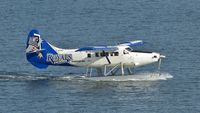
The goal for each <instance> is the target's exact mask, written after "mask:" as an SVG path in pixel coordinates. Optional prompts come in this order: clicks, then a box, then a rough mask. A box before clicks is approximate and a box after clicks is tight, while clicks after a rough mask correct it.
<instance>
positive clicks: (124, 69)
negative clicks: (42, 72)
mask: <svg viewBox="0 0 200 113" xmlns="http://www.w3.org/2000/svg"><path fill="white" fill-rule="evenodd" d="M140 45H143V41H142V40H136V41H130V42H126V43H121V44H118V45H116V46H88V47H83V48H77V49H61V48H57V47H55V46H53V45H51V44H50V43H48V42H47V41H45V40H44V39H42V38H41V36H40V33H39V31H38V30H36V29H33V30H31V31H30V33H29V35H28V39H27V46H26V57H27V60H28V61H29V62H30V63H31V64H32V65H34V66H35V67H37V68H40V69H43V68H47V67H48V66H49V65H54V66H76V67H86V68H87V72H86V77H91V78H92V77H94V76H95V77H97V76H98V77H99V76H101V77H108V76H110V75H116V73H120V75H125V74H126V73H127V74H129V75H131V74H133V71H132V69H133V68H136V67H140V66H144V65H147V64H151V63H155V62H158V63H159V65H160V63H161V59H162V58H165V56H164V55H161V54H160V53H156V52H143V51H136V50H134V47H136V46H140ZM95 72H96V73H95ZM110 77H112V78H113V77H115V76H110ZM118 77H119V76H118ZM121 77H122V76H120V77H119V78H121ZM124 77H125V76H124Z"/></svg>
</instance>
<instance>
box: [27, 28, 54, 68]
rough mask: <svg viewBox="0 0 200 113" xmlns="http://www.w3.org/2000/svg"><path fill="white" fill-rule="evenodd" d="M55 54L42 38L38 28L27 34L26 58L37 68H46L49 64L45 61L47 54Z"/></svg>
mask: <svg viewBox="0 0 200 113" xmlns="http://www.w3.org/2000/svg"><path fill="white" fill-rule="evenodd" d="M49 53H50V54H57V52H56V50H54V49H53V48H52V46H51V45H50V44H49V43H48V42H46V41H45V40H43V39H42V38H41V36H40V33H39V31H38V30H36V29H33V30H31V31H30V33H29V34H28V38H27V43H26V58H27V60H28V61H29V62H30V63H31V64H32V65H34V66H35V67H38V68H41V69H42V68H47V67H48V65H51V63H50V62H47V60H46V59H47V54H49Z"/></svg>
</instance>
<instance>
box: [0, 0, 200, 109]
mask: <svg viewBox="0 0 200 113" xmlns="http://www.w3.org/2000/svg"><path fill="white" fill-rule="evenodd" d="M0 24H1V26H0V34H1V36H0V39H1V41H0V48H1V49H0V112H2V113H28V112H29V113H67V112H70V113H71V112H75V113H77V112H90V113H93V112H97V113H98V112H99V113H112V112H114V113H115V112H117V113H123V112H125V113H133V112H134V113H198V112H200V107H199V106H200V96H199V95H200V82H199V81H200V70H199V69H200V60H199V56H200V52H199V50H200V49H199V48H200V38H199V36H200V1H198V0H177V1H174V0H164V1H163V0H126V1H119V0H72V1H63V0H57V1H54V0H35V1H30V0H23V1H22V0H21V1H19V0H12V1H7V0H1V1H0ZM32 28H37V29H39V30H40V32H41V34H42V37H43V38H44V39H46V40H47V41H49V42H50V43H52V44H53V45H55V46H58V47H62V48H77V47H83V46H88V45H115V44H117V43H119V42H124V41H130V40H137V39H141V40H143V41H145V42H146V43H145V46H144V47H142V48H143V49H145V50H150V51H157V52H161V53H162V54H164V55H166V56H167V58H166V59H165V60H163V64H162V67H161V69H162V74H161V75H162V77H163V76H164V77H166V76H168V77H169V76H171V77H172V76H173V78H171V79H168V80H153V81H152V80H149V79H148V77H149V75H151V74H152V73H154V71H155V70H156V68H157V64H153V65H150V66H147V67H143V68H138V69H136V72H137V74H138V75H140V74H141V73H142V74H141V75H142V76H144V78H143V79H144V80H141V78H140V77H139V79H140V80H139V81H137V80H135V81H109V82H108V81H94V80H82V79H77V78H76V76H77V75H83V73H84V72H85V69H83V68H73V67H49V68H48V69H46V70H39V69H36V68H34V67H33V66H31V65H30V64H29V63H28V62H27V61H26V58H25V43H26V38H27V34H28V32H29V31H30V30H31V29H32ZM145 77H146V78H145Z"/></svg>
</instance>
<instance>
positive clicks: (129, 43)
mask: <svg viewBox="0 0 200 113" xmlns="http://www.w3.org/2000/svg"><path fill="white" fill-rule="evenodd" d="M143 44H144V42H143V41H142V40H136V41H130V42H125V43H121V44H119V45H120V46H141V45H143Z"/></svg>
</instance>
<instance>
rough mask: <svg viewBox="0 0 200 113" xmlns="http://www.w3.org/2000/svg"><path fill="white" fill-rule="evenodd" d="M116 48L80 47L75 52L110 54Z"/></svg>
mask: <svg viewBox="0 0 200 113" xmlns="http://www.w3.org/2000/svg"><path fill="white" fill-rule="evenodd" d="M116 50H117V48H116V47H114V46H89V47H82V48H79V49H77V50H76V52H78V51H94V52H99V51H107V52H111V51H116Z"/></svg>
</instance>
